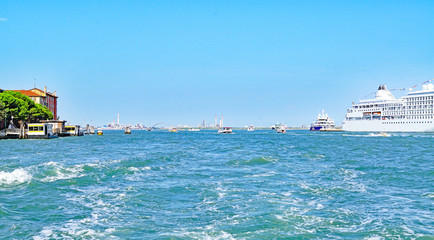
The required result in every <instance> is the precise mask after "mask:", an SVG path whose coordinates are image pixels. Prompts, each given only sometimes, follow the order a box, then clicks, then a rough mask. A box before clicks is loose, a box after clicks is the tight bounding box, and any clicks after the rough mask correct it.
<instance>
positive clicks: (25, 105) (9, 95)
mask: <svg viewBox="0 0 434 240" xmlns="http://www.w3.org/2000/svg"><path fill="white" fill-rule="evenodd" d="M0 103H1V104H3V112H4V114H6V116H7V120H8V121H9V119H11V117H12V116H13V118H14V120H16V121H18V120H21V121H25V122H36V121H39V120H49V119H53V114H52V113H51V112H50V110H49V109H48V108H47V107H45V106H42V105H41V104H38V103H35V102H33V101H32V100H31V99H30V98H29V97H27V96H26V95H23V94H21V93H20V92H15V91H4V92H3V93H0ZM0 109H1V108H0ZM0 111H1V110H0ZM4 114H3V115H4Z"/></svg>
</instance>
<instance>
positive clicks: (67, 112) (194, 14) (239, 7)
mask: <svg viewBox="0 0 434 240" xmlns="http://www.w3.org/2000/svg"><path fill="white" fill-rule="evenodd" d="M433 9H434V2H432V1H416V2H408V1H381V2H367V1H329V2H327V1H325V2H321V1H318V2H309V1H274V2H263V1H248V2H247V1H237V2H233V1H220V2H189V1H186V2H173V1H158V2H143V1H129V2H116V1H114V2H98V1H87V2H80V1H79V2H74V3H70V2H59V1H43V2H39V1H37V2H32V1H29V2H17V1H9V0H6V1H2V2H0V33H1V35H2V37H1V38H0V52H1V56H0V88H1V89H31V88H33V87H34V84H36V87H38V88H42V89H43V88H44V86H47V87H48V91H50V92H54V91H56V92H57V95H58V96H59V98H58V115H59V116H60V118H61V119H64V120H67V121H69V122H70V123H71V124H82V123H83V122H86V123H90V122H91V120H92V123H93V124H94V125H100V126H102V125H105V124H107V122H109V121H111V120H112V119H113V118H116V115H117V114H118V113H119V114H120V116H121V117H120V119H121V122H123V123H130V124H136V123H140V122H142V123H143V125H145V126H152V125H154V124H156V123H159V122H162V124H163V125H164V126H178V125H179V124H188V125H190V126H197V125H199V124H201V123H202V121H203V120H205V121H206V122H207V123H213V122H214V121H215V120H214V116H215V114H217V116H219V118H220V116H221V114H223V115H224V125H226V126H234V127H243V126H246V125H255V126H259V125H262V126H271V125H273V124H275V123H277V122H284V123H287V124H288V126H301V125H302V124H305V125H309V124H310V123H311V122H312V121H314V120H315V118H316V116H317V115H318V113H320V112H321V111H322V110H323V109H324V110H325V112H326V113H328V115H329V116H330V117H331V118H333V119H334V120H335V122H336V124H338V125H340V124H341V123H342V120H343V119H344V117H345V113H346V110H347V108H348V107H350V106H351V103H352V102H357V101H358V100H359V99H361V98H363V97H364V96H366V95H368V94H369V93H371V92H373V91H375V90H376V89H377V88H378V86H379V85H380V84H386V85H387V86H388V88H390V89H398V88H408V87H410V86H412V85H414V84H418V83H420V82H423V81H426V80H429V79H432V78H434V45H433V44H432V43H433V42H434V34H433V32H434V14H432V12H433ZM403 93H404V92H400V91H393V94H394V95H396V96H400V95H402V94H403Z"/></svg>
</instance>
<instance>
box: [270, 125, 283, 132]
mask: <svg viewBox="0 0 434 240" xmlns="http://www.w3.org/2000/svg"><path fill="white" fill-rule="evenodd" d="M272 129H273V130H276V132H277V133H285V132H286V125H285V124H275V125H274V126H273V127H272Z"/></svg>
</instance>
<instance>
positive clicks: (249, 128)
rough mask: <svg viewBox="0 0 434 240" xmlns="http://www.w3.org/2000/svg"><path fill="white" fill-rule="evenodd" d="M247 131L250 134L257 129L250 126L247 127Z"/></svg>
mask: <svg viewBox="0 0 434 240" xmlns="http://www.w3.org/2000/svg"><path fill="white" fill-rule="evenodd" d="M247 131H249V132H253V131H255V127H253V126H252V125H250V126H248V127H247Z"/></svg>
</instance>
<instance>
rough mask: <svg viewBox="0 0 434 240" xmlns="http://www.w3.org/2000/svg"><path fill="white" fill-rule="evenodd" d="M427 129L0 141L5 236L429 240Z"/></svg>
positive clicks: (432, 221) (433, 198) (431, 168)
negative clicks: (385, 132)
mask: <svg viewBox="0 0 434 240" xmlns="http://www.w3.org/2000/svg"><path fill="white" fill-rule="evenodd" d="M433 144H434V134H421V133H398V134H391V136H390V137H375V136H370V135H369V134H367V133H366V134H365V133H362V134H361V133H319V132H308V131H290V132H288V133H286V134H277V133H275V132H272V131H254V132H247V131H235V134H230V135H219V134H216V132H215V131H200V132H177V133H169V132H157V131H154V132H147V131H133V134H131V135H124V134H123V132H121V131H105V132H104V135H103V136H96V135H92V136H84V137H71V138H59V139H54V140H2V141H0V238H2V239H273V238H274V239H285V238H287V239H307V238H317V239H383V238H384V239H399V238H401V239H413V238H419V239H434V227H433V226H434V164H433V163H434V156H433V150H432V147H433Z"/></svg>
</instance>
